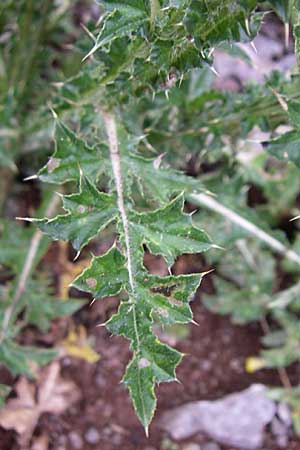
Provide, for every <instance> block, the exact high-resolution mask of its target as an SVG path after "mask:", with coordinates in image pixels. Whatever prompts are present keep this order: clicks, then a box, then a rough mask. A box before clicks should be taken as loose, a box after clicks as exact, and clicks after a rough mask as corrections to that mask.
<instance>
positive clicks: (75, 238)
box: [33, 175, 117, 251]
mask: <svg viewBox="0 0 300 450" xmlns="http://www.w3.org/2000/svg"><path fill="white" fill-rule="evenodd" d="M63 204H64V209H65V210H66V211H67V213H68V214H65V215H59V216H57V217H55V218H54V219H50V220H48V219H44V220H37V219H34V220H33V221H35V222H36V223H37V225H38V226H39V228H40V229H41V230H42V231H43V232H44V233H46V234H49V235H50V236H51V237H52V239H54V240H58V239H61V240H64V241H67V240H70V241H71V242H72V244H73V247H74V248H75V250H77V251H80V250H81V249H82V248H83V247H84V246H85V245H86V244H88V242H89V241H90V240H91V239H92V238H93V237H95V236H96V235H97V234H98V233H99V232H100V231H102V230H103V229H104V228H105V227H107V225H109V224H110V223H111V222H112V221H113V220H115V219H116V216H117V207H116V200H115V198H114V196H112V195H108V194H105V193H103V192H99V191H98V190H97V189H96V187H95V186H94V185H93V183H92V182H91V181H89V179H88V178H87V177H85V176H84V175H82V176H81V179H80V191H79V193H78V194H72V195H66V196H64V197H63Z"/></svg>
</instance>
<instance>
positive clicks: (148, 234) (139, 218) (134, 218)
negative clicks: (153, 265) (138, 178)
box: [129, 195, 212, 266]
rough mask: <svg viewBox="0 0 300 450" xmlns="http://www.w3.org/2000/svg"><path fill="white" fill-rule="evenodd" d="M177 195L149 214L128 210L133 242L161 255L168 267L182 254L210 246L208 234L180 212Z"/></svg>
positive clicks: (188, 216)
mask: <svg viewBox="0 0 300 450" xmlns="http://www.w3.org/2000/svg"><path fill="white" fill-rule="evenodd" d="M183 206H184V197H183V195H180V196H178V197H176V198H175V199H174V200H173V201H171V202H170V203H169V204H167V205H166V206H165V207H164V208H161V209H158V210H156V211H153V212H149V213H136V212H133V211H132V212H130V213H129V221H130V233H131V235H132V237H133V240H134V241H135V242H140V245H142V244H146V245H147V247H148V248H149V250H150V252H151V253H153V254H155V255H162V256H163V257H164V258H165V259H166V261H167V263H168V266H171V265H172V264H173V263H174V261H175V259H176V257H177V256H178V255H181V254H183V253H197V252H198V253H200V252H203V251H206V250H208V249H209V248H211V247H212V243H211V241H210V239H209V237H208V235H207V234H206V233H205V232H204V231H203V230H200V229H199V228H197V227H196V226H195V225H194V224H193V221H192V217H191V215H189V214H184V213H183Z"/></svg>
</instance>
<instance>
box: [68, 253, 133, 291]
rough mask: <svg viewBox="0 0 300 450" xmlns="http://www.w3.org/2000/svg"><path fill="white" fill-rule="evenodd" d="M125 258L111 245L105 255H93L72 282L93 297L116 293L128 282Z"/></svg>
mask: <svg viewBox="0 0 300 450" xmlns="http://www.w3.org/2000/svg"><path fill="white" fill-rule="evenodd" d="M125 263H126V258H125V256H124V255H123V254H122V253H121V252H120V251H119V250H118V249H117V247H112V248H111V249H110V250H109V251H108V252H107V253H105V255H102V256H94V257H93V259H92V262H91V265H90V267H88V268H87V269H85V270H84V271H83V272H82V274H81V275H79V276H78V277H77V278H76V279H75V280H74V281H73V283H72V286H74V287H75V288H76V289H79V290H80V291H85V292H90V293H91V294H92V295H93V297H94V298H97V297H109V296H112V295H117V294H119V292H120V291H121V289H122V288H123V286H127V283H128V271H127V269H126V267H125Z"/></svg>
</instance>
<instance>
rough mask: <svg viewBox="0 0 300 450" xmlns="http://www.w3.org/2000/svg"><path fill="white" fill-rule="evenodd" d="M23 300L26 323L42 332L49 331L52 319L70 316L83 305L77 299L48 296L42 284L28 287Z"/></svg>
mask: <svg viewBox="0 0 300 450" xmlns="http://www.w3.org/2000/svg"><path fill="white" fill-rule="evenodd" d="M42 288H44V291H42ZM24 298H25V299H26V309H25V321H26V323H29V324H32V325H35V326H37V327H38V328H39V329H40V330H42V331H47V330H48V329H49V327H50V323H51V321H52V320H53V319H55V318H57V317H64V316H71V315H72V314H73V313H74V312H76V311H78V310H79V309H80V308H81V307H82V306H83V305H84V304H85V301H82V300H78V299H76V300H75V299H67V300H61V299H57V298H55V297H53V296H51V295H49V293H48V292H47V289H46V288H45V286H44V285H43V284H41V285H37V284H36V283H31V285H29V287H28V289H27V291H26V293H25V294H24Z"/></svg>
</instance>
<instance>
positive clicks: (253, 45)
mask: <svg viewBox="0 0 300 450" xmlns="http://www.w3.org/2000/svg"><path fill="white" fill-rule="evenodd" d="M250 45H251V47H252V48H253V50H254V52H255V53H256V54H258V51H257V48H256V45H255V44H254V41H251V42H250Z"/></svg>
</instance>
